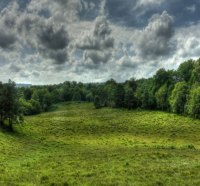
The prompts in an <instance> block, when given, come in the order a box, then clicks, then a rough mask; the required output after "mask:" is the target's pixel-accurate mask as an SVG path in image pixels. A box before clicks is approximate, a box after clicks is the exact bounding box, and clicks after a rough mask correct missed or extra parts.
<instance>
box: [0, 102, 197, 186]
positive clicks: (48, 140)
mask: <svg viewBox="0 0 200 186" xmlns="http://www.w3.org/2000/svg"><path fill="white" fill-rule="evenodd" d="M25 121H26V123H25V125H24V126H23V127H22V126H16V128H15V130H16V133H13V134H12V133H6V132H3V131H0V185H2V186H4V185H5V186H17V185H20V186H35V185H36V186H37V185H49V186H55V185H60V186H67V185H92V186H93V185H97V186H98V185H141V186H143V185H144V186H145V185H152V186H156V185H158V186H162V185H169V186H172V185H188V186H190V185H192V186H195V185H200V120H194V119H191V118H186V117H183V116H177V115H174V114H169V113H163V112H157V111H127V110H123V109H110V108H104V109H100V110H96V109H94V107H93V105H92V104H89V103H84V104H78V103H65V104H61V105H58V107H57V109H55V110H54V111H51V112H48V113H43V114H41V115H37V116H31V117H26V118H25Z"/></svg>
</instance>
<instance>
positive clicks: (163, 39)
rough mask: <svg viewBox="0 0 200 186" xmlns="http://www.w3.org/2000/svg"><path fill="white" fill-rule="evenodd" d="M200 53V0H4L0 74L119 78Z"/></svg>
mask: <svg viewBox="0 0 200 186" xmlns="http://www.w3.org/2000/svg"><path fill="white" fill-rule="evenodd" d="M199 57H200V0H173V1H172V0H56V1H55V0H1V1H0V71H1V73H0V81H2V82H7V81H8V79H12V80H13V81H15V82H17V83H31V84H37V85H41V84H56V83H62V82H64V81H79V82H84V83H86V82H104V81H107V80H108V79H111V78H113V79H115V80H116V81H118V82H123V81H125V80H127V79H130V78H132V77H135V78H136V79H139V78H148V77H151V76H153V75H154V74H155V72H156V71H157V70H158V69H160V68H165V69H177V68H178V66H179V65H180V64H181V63H182V62H184V61H186V60H189V59H198V58H199Z"/></svg>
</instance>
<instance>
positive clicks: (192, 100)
mask: <svg viewBox="0 0 200 186" xmlns="http://www.w3.org/2000/svg"><path fill="white" fill-rule="evenodd" d="M186 111H187V113H188V114H189V115H190V116H192V117H194V118H199V119H200V87H199V86H193V88H192V89H191V91H190V94H189V99H188V102H187V106H186Z"/></svg>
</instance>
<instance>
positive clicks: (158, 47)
mask: <svg viewBox="0 0 200 186" xmlns="http://www.w3.org/2000/svg"><path fill="white" fill-rule="evenodd" d="M172 23H173V18H172V17H171V16H170V15H169V14H168V13H167V12H166V11H164V12H163V13H162V14H161V15H158V14H156V15H154V16H152V18H151V19H149V23H148V25H147V26H146V28H145V29H144V30H143V31H142V32H141V33H140V35H139V36H138V37H137V38H136V45H137V47H138V50H139V55H140V56H142V58H144V59H146V58H151V59H154V58H157V57H159V56H163V55H167V54H168V53H169V50H170V43H169V41H170V39H171V37H172V35H173V33H174V31H173V26H172Z"/></svg>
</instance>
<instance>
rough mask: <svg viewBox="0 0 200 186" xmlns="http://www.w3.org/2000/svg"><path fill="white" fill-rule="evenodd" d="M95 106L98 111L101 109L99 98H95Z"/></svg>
mask: <svg viewBox="0 0 200 186" xmlns="http://www.w3.org/2000/svg"><path fill="white" fill-rule="evenodd" d="M94 106H95V108H96V109H99V108H101V102H100V99H99V96H95V98H94Z"/></svg>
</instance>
